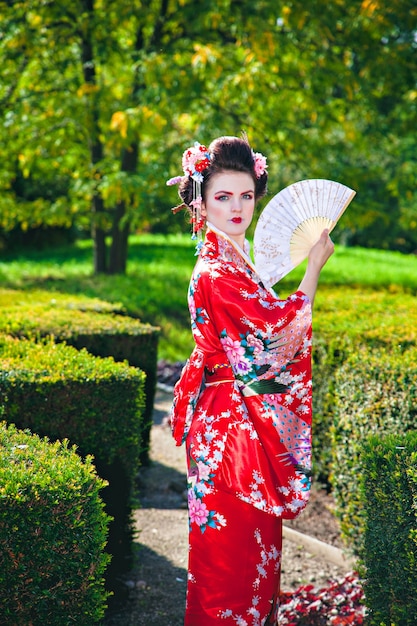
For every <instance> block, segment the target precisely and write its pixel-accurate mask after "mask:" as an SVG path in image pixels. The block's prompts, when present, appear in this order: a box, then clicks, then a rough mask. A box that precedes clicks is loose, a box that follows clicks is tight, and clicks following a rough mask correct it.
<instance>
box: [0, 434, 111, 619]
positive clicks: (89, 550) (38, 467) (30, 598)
mask: <svg viewBox="0 0 417 626" xmlns="http://www.w3.org/2000/svg"><path fill="white" fill-rule="evenodd" d="M103 486H104V481H103V480H102V479H101V478H99V477H98V476H97V473H96V470H95V468H94V465H93V463H92V459H91V457H86V458H85V459H84V461H82V460H81V458H80V456H79V455H78V454H77V453H76V450H75V447H70V446H69V445H68V441H63V442H62V443H60V442H55V443H51V442H49V441H48V440H47V439H41V438H39V437H38V436H37V435H32V434H31V433H30V432H29V431H24V432H23V431H19V430H17V429H16V427H15V426H14V425H7V424H6V423H5V422H1V423H0V563H1V566H0V607H1V609H0V623H1V624H4V625H6V624H7V625H10V624H16V625H17V624H19V625H23V624H25V625H26V624H32V626H43V625H44V624H45V625H48V624H49V625H51V626H67V625H68V624H72V623H73V624H78V625H79V626H82V625H84V626H91V624H95V623H97V622H98V621H99V620H100V619H101V618H102V617H103V615H104V610H105V607H106V601H107V592H106V591H105V585H104V572H105V569H106V565H107V562H108V559H109V557H108V555H107V554H106V553H105V551H104V547H105V543H106V538H107V526H108V517H107V515H106V514H105V513H104V508H103V502H102V500H101V498H100V496H99V493H100V490H101V489H102V488H103Z"/></svg>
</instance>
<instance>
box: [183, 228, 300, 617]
mask: <svg viewBox="0 0 417 626" xmlns="http://www.w3.org/2000/svg"><path fill="white" fill-rule="evenodd" d="M246 246H247V244H246ZM188 303H189V309H190V314H191V326H192V332H193V336H194V339H195V343H196V346H195V349H194V351H193V353H192V354H191V356H190V358H189V360H188V362H187V364H186V365H185V367H184V369H183V372H182V375H181V378H180V380H179V381H178V383H177V384H176V386H175V390H174V402H173V407H172V413H171V425H172V431H173V436H174V438H175V441H176V443H177V445H181V443H183V442H185V443H186V450H187V465H188V482H189V484H188V487H189V490H188V505H189V523H190V550H191V551H190V566H189V585H188V592H187V598H188V599H187V603H190V604H188V605H187V606H191V605H192V606H193V607H194V608H192V609H190V613H189V616H188V621H187V619H186V624H187V625H188V624H189V625H191V624H194V623H195V624H199V626H200V624H201V626H206V624H207V626H208V625H209V624H211V623H213V624H214V623H216V619H217V618H219V617H220V616H221V619H222V620H223V619H224V620H227V619H228V617H230V621H231V623H237V624H242V625H243V624H251V625H252V624H253V625H254V626H256V625H258V624H259V625H261V624H266V623H267V622H266V619H267V617H266V616H267V615H271V614H272V613H273V609H271V604H270V603H272V604H273V605H274V603H275V602H276V599H275V600H274V598H275V595H276V594H275V592H274V591H273V590H272V587H273V586H274V585H275V586H276V585H277V584H279V574H277V567H278V569H279V562H280V561H279V558H278V556H277V555H279V554H280V541H281V538H280V537H279V538H277V542H278V543H277V546H276V547H275V552H273V554H276V561H274V562H272V561H273V559H271V563H270V564H269V565H268V568H269V570H268V572H269V573H268V574H267V575H265V577H266V578H268V577H270V578H271V577H272V578H273V579H274V580H273V583H271V584H272V587H264V590H263V592H262V593H261V594H260V595H259V594H257V593H255V590H254V586H253V584H254V583H253V580H252V582H251V581H250V577H251V576H254V574H253V573H252V574H249V573H248V579H247V581H246V585H247V589H248V590H249V589H253V595H252V597H251V598H249V596H248V597H247V603H248V606H247V608H246V609H245V610H246V612H247V615H246V616H242V615H241V616H240V617H239V620H241V621H236V619H237V618H236V619H235V617H233V616H236V615H240V613H238V612H236V611H238V610H240V608H241V607H240V608H239V609H238V608H237V607H236V606H230V605H229V604H230V603H231V602H232V599H230V598H229V600H230V602H229V604H227V603H228V599H227V593H226V592H225V591H224V589H223V590H220V589H218V590H217V588H216V587H214V588H212V591H211V592H210V594H208V593H207V592H202V593H203V596H204V595H205V598H206V602H207V603H208V604H212V603H213V601H212V600H210V598H209V596H210V597H217V595H218V596H219V601H218V604H216V606H215V607H214V606H213V607H212V608H211V609H206V608H204V607H203V608H202V609H201V612H200V613H198V610H197V609H196V608H195V607H196V606H199V603H200V600H201V598H200V597H198V592H195V591H194V590H192V589H193V582H195V584H194V587H198V586H200V589H201V588H202V587H204V586H205V587H206V588H207V589H208V588H209V585H211V584H212V582H211V579H210V582H209V577H210V573H209V572H208V571H206V575H205V576H203V571H205V564H204V562H203V561H202V558H201V556H199V557H197V556H196V555H197V551H200V552H201V551H203V550H204V549H205V548H206V549H207V550H210V551H214V552H215V551H216V545H217V543H219V538H220V536H223V535H224V540H225V541H226V538H227V537H228V533H230V536H229V538H228V539H227V541H229V542H230V543H231V542H233V539H232V537H233V536H234V535H235V534H236V533H237V532H238V531H240V527H239V519H238V517H239V515H242V516H244V517H245V518H246V517H247V519H248V520H249V519H250V520H252V521H251V522H250V524H252V526H253V527H251V528H248V529H247V533H246V534H244V535H243V537H244V538H242V542H243V541H247V542H250V541H254V542H255V543H253V546H252V548H251V549H250V550H248V554H247V555H246V557H245V559H246V561H245V567H246V566H247V567H248V568H249V562H251V559H255V560H256V559H258V560H259V559H262V554H264V552H262V550H261V553H260V554H258V556H256V550H257V549H258V548H257V547H256V546H257V545H258V544H257V543H256V542H257V541H258V543H259V537H261V536H262V533H264V534H265V537H264V541H265V542H268V541H270V542H271V545H273V544H274V540H273V536H275V535H276V533H277V532H278V531H277V528H279V529H280V528H281V527H280V524H281V520H282V519H283V518H293V517H295V516H297V515H298V514H299V513H300V511H301V510H302V509H303V508H304V507H305V506H306V503H307V501H308V496H309V490H310V470H311V391H312V381H311V305H310V302H309V299H308V297H307V296H306V295H305V294H304V293H302V292H300V291H298V292H296V293H294V294H292V295H290V296H289V297H288V298H287V299H285V300H282V299H279V298H278V297H277V296H276V294H275V293H274V292H273V291H272V290H268V289H265V288H264V286H263V285H262V283H261V280H260V278H259V277H258V276H257V274H256V271H255V269H254V267H253V265H252V263H251V260H250V258H249V250H248V248H247V247H246V249H245V251H241V250H240V249H238V248H237V246H236V244H234V242H233V241H231V240H230V239H229V238H228V237H227V236H226V235H224V234H223V233H221V232H220V231H217V230H216V229H214V228H210V229H209V230H208V232H207V234H206V239H205V242H204V246H203V248H202V249H201V251H200V256H199V259H198V261H197V263H196V266H195V268H194V271H193V275H192V277H191V281H190V286H189V298H188ZM226 502H227V503H229V504H226ZM230 502H232V503H233V502H234V503H235V504H233V505H232V504H230ZM239 503H240V504H239ZM247 506H249V507H250V509H247V508H245V507H247ZM249 510H252V511H253V515H252V513H249ZM273 519H276V522H273ZM277 524H278V525H277ZM272 529H275V530H272ZM195 533H198V534H199V535H200V537H201V539H198V540H197V535H195ZM207 533H209V534H207ZM211 533H217V534H216V535H212V534H211ZM219 533H220V535H219ZM250 537H252V539H250ZM256 538H257V539H256ZM201 542H203V543H201ZM213 542H214V543H213ZM197 545H198V546H199V547H198V549H197ZM252 552H253V554H252ZM206 554H207V553H206ZM249 554H250V555H251V556H249ZM255 560H254V561H253V563H252V566H251V567H252V569H253V570H254V571H255V570H256V569H257V567H258V566H257V565H256V563H255ZM235 561H236V562H235V564H234V567H235V568H236V571H237V572H239V571H240V569H241V568H240V565H239V557H238V555H237V554H236V556H235ZM268 563H269V562H268ZM213 567H214V565H213ZM225 567H226V564H225ZM200 570H201V571H200ZM219 575H220V574H219ZM277 576H278V583H277V579H276V577H277ZM274 577H275V578H274ZM239 584H243V582H242V581H241V582H240V583H239ZM223 587H224V585H223ZM217 591H218V593H217ZM230 593H232V592H230ZM242 593H245V594H247V593H249V591H245V592H243V587H242V588H239V592H238V591H236V594H235V596H233V594H232V595H231V598H233V597H236V596H237V595H239V594H240V595H241V594H242ZM222 594H223V595H222ZM258 602H259V603H260V604H259V610H258V609H256V608H255V607H256V606H258V604H257V603H258ZM262 603H264V604H262ZM265 603H266V605H265ZM268 603H269V604H268ZM261 606H263V608H262V609H261V608H260V607H261ZM266 606H267V607H269V608H268V610H267V608H266ZM195 611H197V613H198V615H199V617H198V618H197V617H195V618H194V617H190V616H191V614H192V615H197V613H195ZM210 611H211V612H210ZM271 611H272V613H271ZM209 614H210V616H211V617H209ZM249 617H250V620H251V621H245V620H249ZM193 620H194V621H193ZM211 620H213V621H211ZM268 623H269V622H268Z"/></svg>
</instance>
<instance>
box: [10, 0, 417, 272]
mask: <svg viewBox="0 0 417 626" xmlns="http://www.w3.org/2000/svg"><path fill="white" fill-rule="evenodd" d="M0 121H1V123H0V238H1V241H2V245H3V247H6V248H7V247H10V246H12V245H15V244H16V242H18V243H22V242H23V243H25V242H26V243H27V242H32V243H33V242H37V243H38V245H41V243H42V240H43V237H44V239H45V241H46V243H47V244H48V245H49V244H51V243H52V242H53V241H54V239H56V238H58V239H59V240H60V241H61V240H62V237H64V238H71V237H80V236H91V237H92V238H93V241H94V260H93V266H94V271H95V272H96V273H98V272H108V273H123V272H124V271H125V270H126V263H127V259H128V241H129V234H130V233H132V232H135V231H137V230H148V231H151V232H162V233H163V232H172V231H175V230H184V224H185V221H184V220H181V219H179V218H178V216H177V217H176V218H173V217H172V216H171V213H170V207H171V206H173V205H174V204H176V200H177V198H176V197H175V194H176V192H175V190H173V189H172V188H166V186H165V181H166V179H168V178H169V177H170V176H173V175H176V174H180V173H181V154H182V151H183V150H184V149H185V148H186V147H188V145H190V144H191V143H193V142H194V141H196V140H197V141H199V142H200V143H209V142H210V141H211V139H213V138H214V137H216V136H218V135H221V134H240V132H241V131H246V132H247V134H248V136H249V139H250V141H251V142H252V144H253V146H254V148H255V149H256V150H258V151H261V152H263V153H265V154H266V155H267V156H268V162H269V172H270V183H269V190H270V194H275V193H277V192H278V191H279V190H280V189H281V188H283V187H285V186H286V185H288V184H290V183H292V182H295V180H300V179H302V178H315V177H323V178H331V179H333V180H339V181H340V182H343V183H345V184H347V185H349V186H351V187H352V188H354V189H355V190H356V191H357V197H356V198H355V201H354V202H353V203H352V205H351V206H350V207H349V209H348V211H347V212H346V214H345V215H344V216H343V218H342V220H341V223H340V224H339V226H338V228H337V231H336V238H338V239H339V241H340V242H342V243H344V244H346V245H360V246H367V247H377V248H386V249H394V250H400V251H402V252H406V253H415V252H416V251H417V184H416V183H417V134H416V132H415V128H417V6H416V4H415V1H414V0H399V1H398V2H396V3H386V2H382V1H378V0H375V1H373V0H361V1H360V0H349V1H347V0H334V1H333V2H331V3H329V2H327V1H324V0H311V1H310V2H308V3H305V2H304V1H303V0H290V1H287V2H281V1H279V0H278V1H277V0H273V1H272V0H260V1H258V2H255V3H254V2H249V0H200V1H199V2H196V1H195V0H142V1H141V0H129V1H127V0H108V1H104V0H74V1H73V2H71V3H67V2H65V1H64V0H54V1H53V2H52V1H48V0H26V1H25V0H22V1H16V2H13V1H9V2H0ZM260 208H261V207H260ZM42 235H43V237H42Z"/></svg>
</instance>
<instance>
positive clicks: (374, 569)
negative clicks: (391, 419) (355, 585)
mask: <svg viewBox="0 0 417 626" xmlns="http://www.w3.org/2000/svg"><path fill="white" fill-rule="evenodd" d="M362 468H363V475H362V477H361V489H362V496H361V497H362V502H363V506H364V517H365V520H366V521H365V529H364V538H363V563H364V568H365V569H364V579H365V599H366V604H367V607H368V608H369V617H368V622H367V623H369V624H370V626H392V625H393V624H398V625H401V626H414V625H415V624H416V622H417V594H416V590H417V586H416V585H417V583H416V565H417V431H415V430H414V431H412V432H409V433H408V434H405V435H403V434H398V433H396V434H395V435H391V436H389V437H384V438H381V437H380V436H373V437H370V438H369V440H366V441H364V445H363V455H362Z"/></svg>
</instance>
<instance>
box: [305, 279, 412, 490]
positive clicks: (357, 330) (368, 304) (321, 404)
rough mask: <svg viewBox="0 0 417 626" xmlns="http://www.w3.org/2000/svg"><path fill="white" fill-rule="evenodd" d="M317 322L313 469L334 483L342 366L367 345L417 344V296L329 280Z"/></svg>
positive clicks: (317, 306) (373, 347)
mask: <svg viewBox="0 0 417 626" xmlns="http://www.w3.org/2000/svg"><path fill="white" fill-rule="evenodd" d="M313 328H314V340H313V419H314V424H313V429H314V430H313V433H314V437H313V459H314V461H313V463H314V464H313V470H314V474H315V476H316V478H317V479H318V480H319V481H320V482H322V483H328V482H329V474H330V471H331V470H330V465H331V459H332V450H331V438H330V436H329V432H330V429H331V428H332V425H333V421H334V408H335V401H336V400H335V381H336V375H337V372H338V370H339V368H340V367H342V365H343V364H344V363H345V362H346V361H347V360H348V359H349V358H350V355H352V354H355V353H357V352H358V351H360V350H361V349H368V350H370V352H373V351H374V350H378V349H379V348H384V347H385V348H387V349H388V350H391V349H393V348H395V347H396V346H397V347H398V349H400V350H405V349H406V348H413V347H417V307H416V306H415V296H413V295H411V294H406V293H403V292H401V293H396V292H389V291H371V290H369V291H364V290H362V289H355V288H348V287H343V288H337V287H335V288H331V289H329V288H327V287H326V286H323V287H320V289H319V291H318V293H317V297H316V302H315V308H314V314H313Z"/></svg>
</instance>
